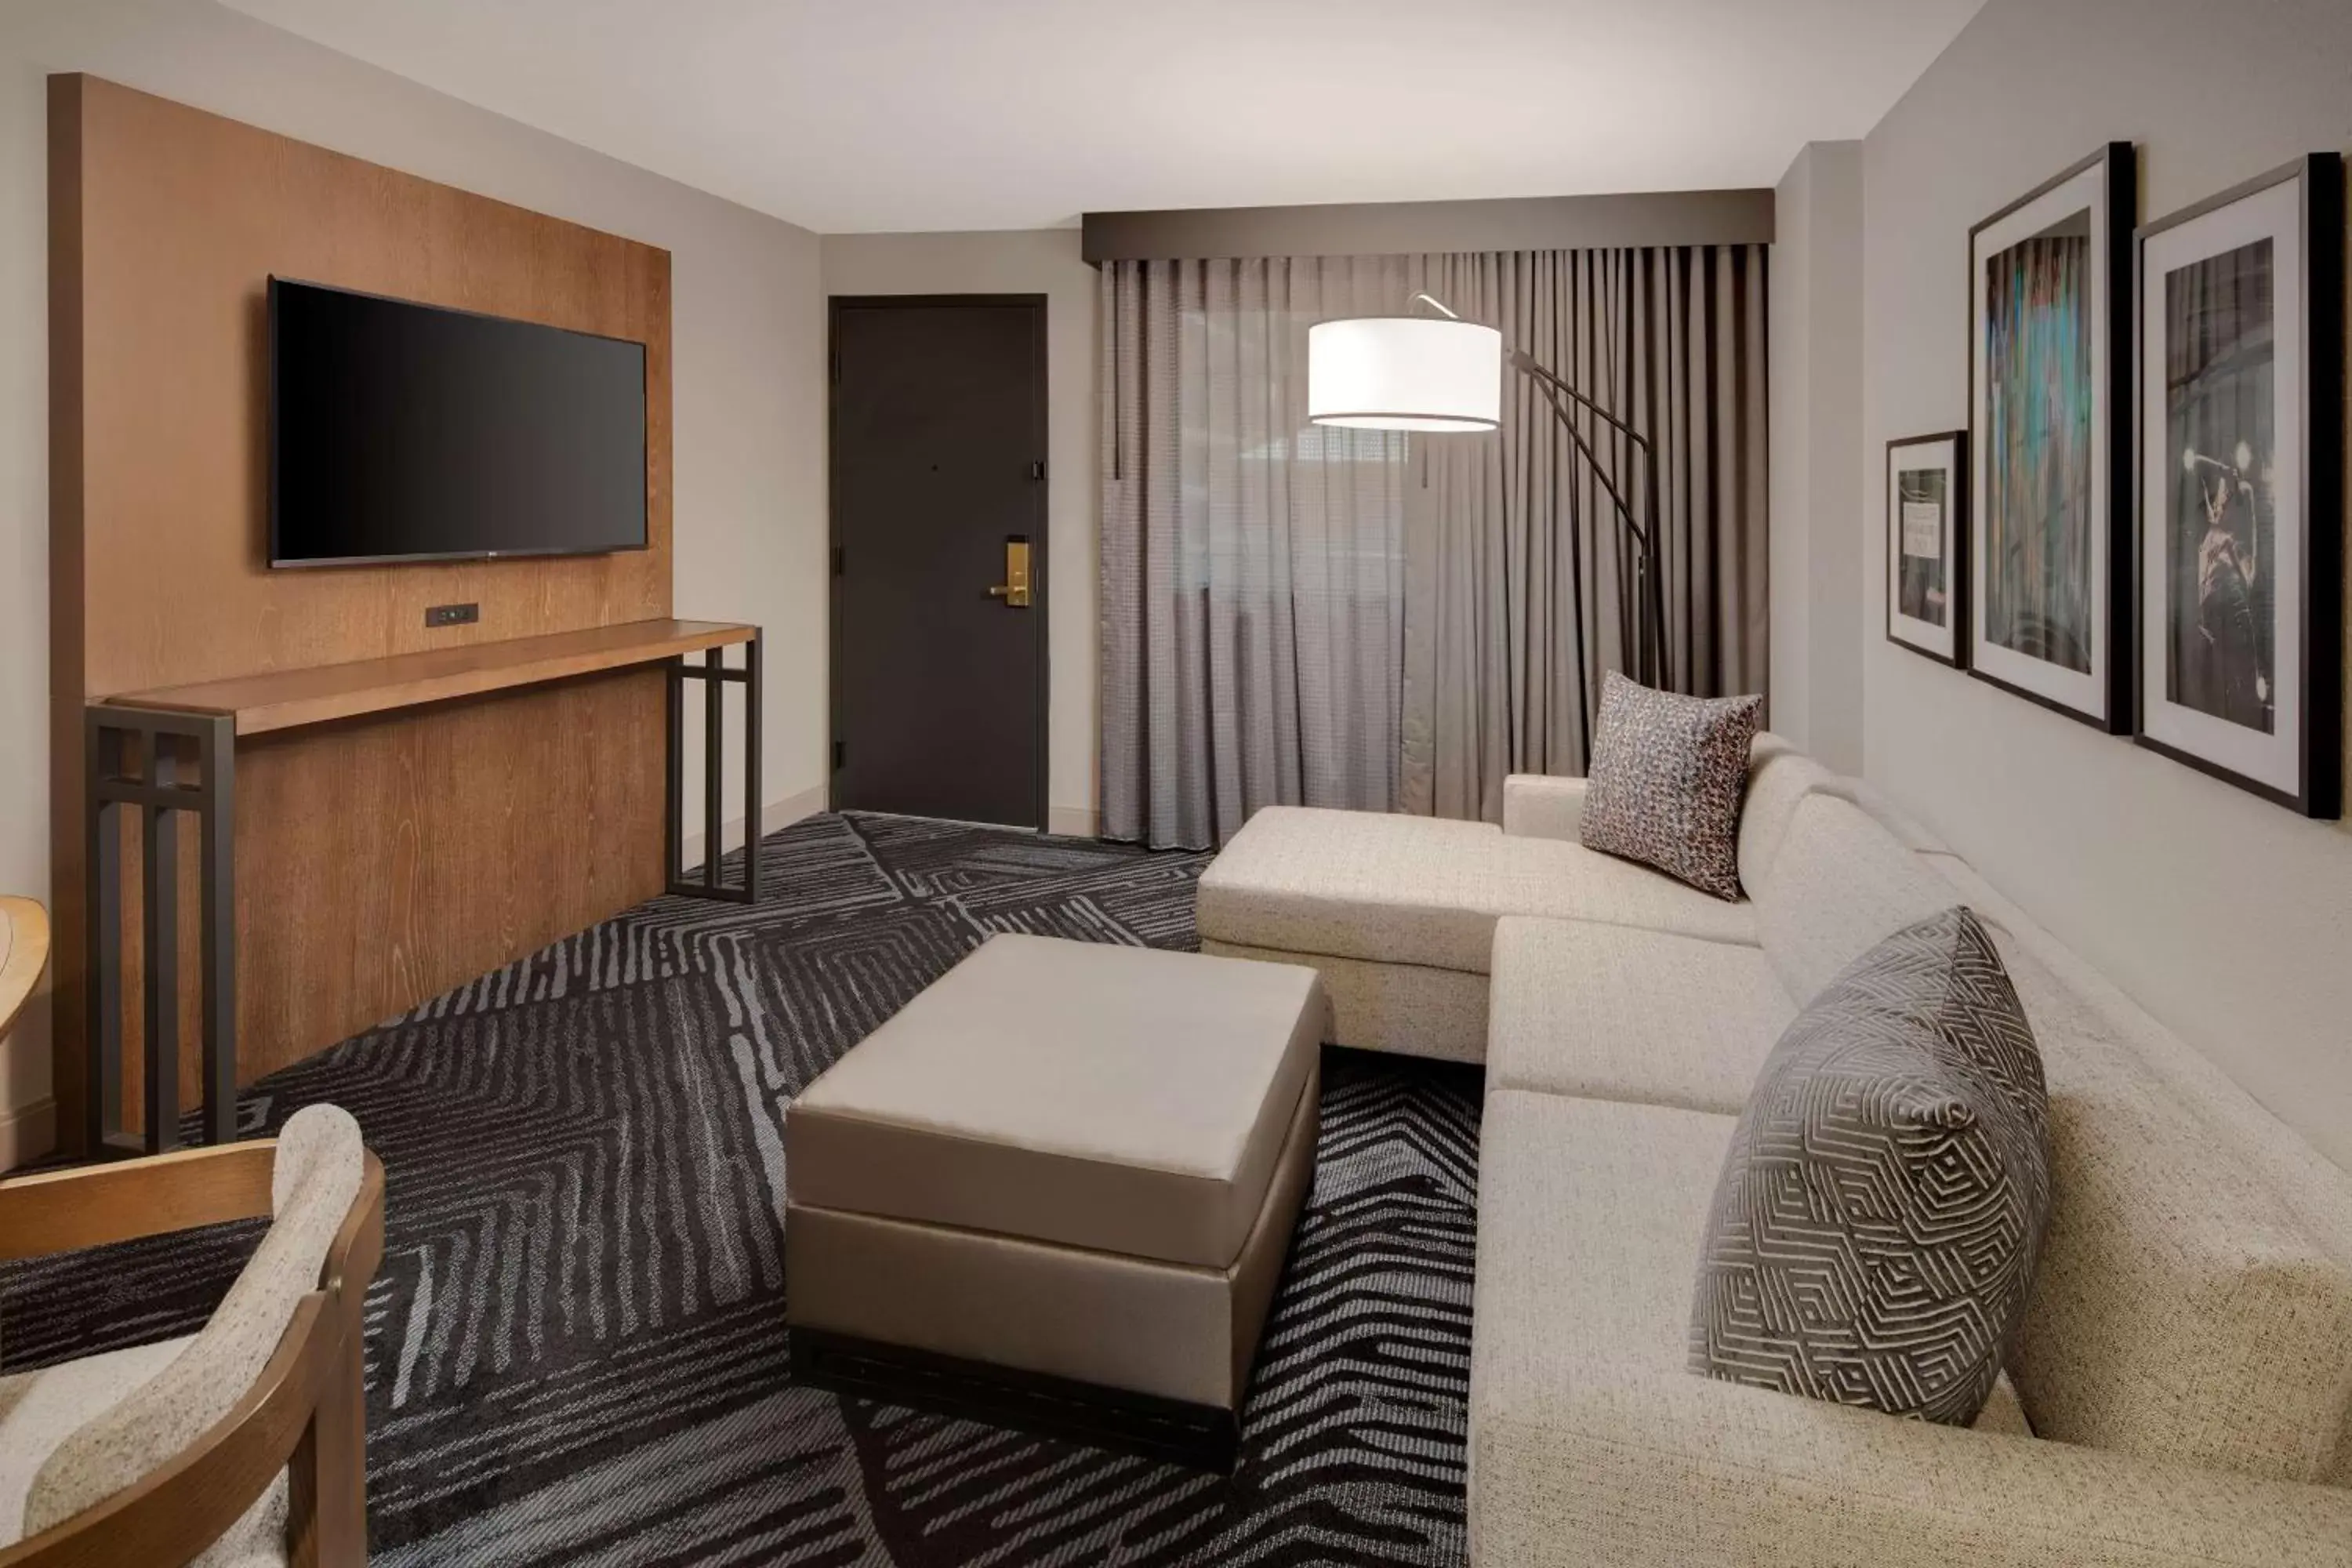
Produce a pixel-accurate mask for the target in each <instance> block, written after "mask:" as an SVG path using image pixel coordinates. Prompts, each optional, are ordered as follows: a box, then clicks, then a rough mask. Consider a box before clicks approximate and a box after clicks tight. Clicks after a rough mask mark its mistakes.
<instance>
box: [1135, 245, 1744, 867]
mask: <svg viewBox="0 0 2352 1568" xmlns="http://www.w3.org/2000/svg"><path fill="white" fill-rule="evenodd" d="M1765 258H1766V247H1763V246H1713V247H1678V248H1667V249H1645V250H1591V251H1539V252H1514V253H1507V254H1494V253H1487V254H1465V255H1433V256H1393V257H1360V258H1319V259H1318V258H1260V259H1245V260H1222V261H1220V260H1210V261H1171V262H1149V263H1138V262H1117V263H1112V264H1109V265H1108V266H1106V267H1105V268H1104V269H1103V287H1102V323H1103V341H1104V342H1103V366H1102V382H1101V395H1102V441H1103V479H1104V500H1103V520H1102V610H1103V627H1102V634H1103V665H1102V670H1103V752H1102V768H1103V778H1102V790H1103V807H1104V818H1105V822H1104V826H1105V831H1106V832H1107V833H1108V835H1109V836H1111V837H1118V838H1130V839H1139V840H1142V841H1144V842H1148V843H1151V844H1154V845H1184V846H1188V847H1207V846H1212V845H1215V844H1218V843H1222V842H1223V840H1225V839H1227V838H1230V837H1232V836H1233V834H1234V832H1235V831H1236V830H1237V829H1238V828H1239V827H1240V826H1241V824H1242V823H1243V822H1244V821H1245V820H1247V818H1248V816H1249V815H1250V814H1251V813H1252V812H1254V811H1255V810H1256V809H1257V808H1258V807H1260V806H1262V805H1270V804H1275V803H1277V802H1279V803H1283V804H1307V805H1346V806H1353V807H1357V808H1360V809H1375V810H1379V809H1391V810H1393V809H1402V810H1407V811H1417V812H1422V813H1434V814H1436V815H1439V816H1460V817H1485V818H1486V819H1488V820H1499V819H1500V817H1501V815H1502V788H1503V779H1504V776H1505V775H1506V774H1507V773H1581V772H1582V771H1583V769H1584V764H1585V759H1586V756H1587V752H1588V748H1589V745H1590V742H1591V724H1592V716H1593V705H1594V703H1595V701H1596V700H1597V696H1598V692H1599V689H1600V680H1601V671H1602V670H1604V669H1607V668H1621V669H1622V668H1629V667H1630V663H1631V659H1630V649H1629V647H1628V646H1627V642H1626V636H1627V632H1628V631H1629V629H1630V627H1631V625H1632V605H1633V599H1632V595H1633V576H1632V574H1631V571H1630V563H1631V556H1630V554H1629V553H1628V552H1627V550H1626V548H1625V541H1624V535H1623V533H1622V531H1621V529H1620V526H1619V524H1618V521H1617V518H1616V514H1615V512H1614V511H1613V510H1612V508H1611V506H1610V503H1609V500H1608V499H1607V496H1606V493H1605V491H1604V490H1603V489H1601V486H1600V484H1599V483H1598V481H1597V480H1596V479H1595V478H1594V476H1593V475H1592V473H1591V469H1590V468H1589V467H1587V466H1585V465H1584V463H1583V461H1582V459H1581V458H1579V457H1578V456H1577V455H1576V451H1575V447H1574V446H1573V445H1572V443H1571V441H1570V437H1568V435H1567V433H1566V432H1565V431H1563V430H1561V429H1560V428H1559V425H1558V423H1557V422H1556V420H1555V419H1554V416H1553V415H1552V413H1551V411H1550V408H1549V405H1547V404H1545V403H1544V402H1543V400H1542V399H1541V398H1540V397H1539V396H1538V395H1537V394H1536V392H1535V389H1534V386H1533V384H1531V383H1529V382H1528V380H1527V379H1526V378H1525V377H1523V376H1519V375H1517V374H1507V376H1506V380H1505V384H1504V389H1503V396H1504V402H1503V412H1504V419H1503V427H1502V429H1501V430H1500V431H1499V432H1497V433H1496V434H1494V435H1489V436H1437V437H1421V436H1415V437H1411V438H1410V439H1407V438H1405V437H1397V436H1386V435H1381V434H1379V433H1376V432H1344V431H1324V430H1321V429H1319V428H1318V427H1316V426H1311V425H1308V424H1307V420H1306V394H1307V387H1306V365H1307V358H1306V331H1307V327H1308V326H1309V325H1310V324H1311V323H1312V322H1314V321H1319V320H1326V319H1328V318H1331V317H1335V316H1347V315H1373V314H1398V313H1405V312H1407V311H1408V310H1411V309H1412V307H1411V305H1410V303H1409V302H1410V301H1411V300H1412V296H1413V294H1414V293H1415V292H1416V291H1418V290H1423V289H1425V290H1427V291H1428V292H1429V293H1431V294H1433V295H1434V296H1435V297H1437V298H1438V299H1440V300H1444V301H1445V302H1446V303H1447V305H1449V306H1450V307H1451V308H1452V309H1454V310H1455V311H1457V312H1458V313H1460V314H1461V315H1462V316H1463V317H1465V319H1468V320H1472V321H1485V322H1487V323H1489V324H1491V325H1494V326H1496V327H1498V328H1500V329H1501V330H1502V331H1503V334H1504V336H1505V339H1506V341H1507V342H1510V343H1511V344H1513V345H1514V346H1516V347H1518V348H1521V349H1525V350H1527V351H1528V353H1532V354H1533V355H1535V357H1536V358H1537V359H1538V361H1540V362H1541V363H1544V364H1545V365H1548V366H1549V367H1550V368H1551V369H1552V370H1554V371H1555V372H1557V373H1558V374H1560V375H1562V376H1563V377H1565V378H1566V379H1567V380H1568V381H1569V382H1570V383H1571V384H1574V385H1575V386H1577V387H1578V388H1580V390H1582V391H1583V392H1585V393H1586V395H1589V396H1591V397H1592V398H1593V399H1595V400H1596V401H1598V402H1600V403H1601V404H1602V405H1604V406H1606V407H1608V408H1610V409H1611V410H1612V411H1613V412H1615V413H1616V414H1618V415H1619V416H1621V417H1623V418H1625V419H1627V420H1628V421H1629V422H1631V423H1633V425H1635V426H1637V427H1638V428H1640V429H1641V430H1643V432H1644V433H1645V434H1646V435H1648V436H1649V437H1651V439H1652V440H1653V441H1654V444H1655V446H1656V447H1657V450H1658V454H1659V458H1660V475H1659V487H1658V489H1659V495H1660V500H1661V507H1662V510H1663V511H1664V519H1663V526H1662V528H1661V540H1662V554H1663V558H1664V587H1665V597H1666V619H1667V630H1668V637H1667V652H1668V658H1669V665H1670V669H1671V678H1670V683H1671V684H1672V685H1674V686H1675V687H1676V688H1677V689H1683V690H1686V691H1696V692H1700V693H1706V694H1719V693H1726V692H1735V691H1760V690H1762V689H1763V685H1764V672H1765V659H1766V646H1767V642H1766V625H1765V615H1766V584H1765V577H1764V572H1765V560H1766V546H1765V537H1764V527H1765V494H1766V484H1765V478H1766V476H1765V440H1766V432H1765V383H1766V377H1765V353H1766V342H1765ZM1424 308H1425V307H1424ZM1587 439H1588V440H1590V441H1591V443H1592V444H1593V446H1594V447H1595V448H1596V449H1597V450H1598V451H1599V452H1600V453H1601V456H1602V457H1603V458H1604V459H1605V460H1607V461H1608V462H1610V463H1611V465H1612V475H1613V476H1615V477H1618V478H1619V479H1620V483H1619V488H1620V489H1621V490H1622V491H1623V492H1624V493H1625V494H1626V495H1627V496H1628V497H1629V498H1631V499H1633V500H1634V503H1635V504H1636V505H1637V506H1641V505H1643V499H1642V498H1643V497H1645V496H1646V494H1647V490H1646V488H1645V486H1644V485H1643V482H1642V479H1641V477H1640V474H1639V470H1638V467H1637V466H1636V464H1635V462H1634V460H1633V454H1632V453H1631V452H1630V451H1628V450H1626V449H1625V448H1623V447H1622V444H1618V443H1613V442H1612V441H1611V440H1610V439H1609V438H1608V435H1607V431H1606V428H1605V427H1604V426H1598V425H1597V424H1596V425H1592V426H1588V427H1587Z"/></svg>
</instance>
